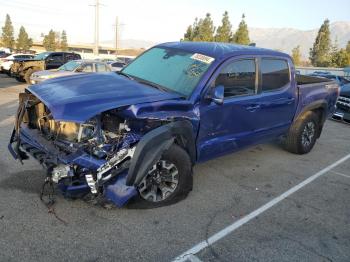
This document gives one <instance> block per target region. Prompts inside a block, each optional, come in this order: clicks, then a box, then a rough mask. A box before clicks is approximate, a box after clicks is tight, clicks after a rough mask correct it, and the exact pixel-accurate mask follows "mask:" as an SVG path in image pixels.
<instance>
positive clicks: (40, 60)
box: [11, 52, 81, 84]
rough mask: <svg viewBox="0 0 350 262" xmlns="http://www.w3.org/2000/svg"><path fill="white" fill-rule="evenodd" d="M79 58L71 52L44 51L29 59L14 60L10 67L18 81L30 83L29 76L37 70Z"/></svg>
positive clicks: (47, 68)
mask: <svg viewBox="0 0 350 262" xmlns="http://www.w3.org/2000/svg"><path fill="white" fill-rule="evenodd" d="M78 59H81V57H80V55H79V54H76V53H71V52H44V53H40V54H38V55H36V56H35V57H34V58H33V59H31V60H16V61H14V63H13V65H12V67H11V74H12V75H13V76H14V77H15V78H16V79H17V81H20V82H23V81H25V82H27V83H28V84H30V76H31V75H32V74H33V73H34V72H37V71H42V70H49V69H56V68H59V67H60V66H61V65H63V64H65V63H67V62H68V61H71V60H78Z"/></svg>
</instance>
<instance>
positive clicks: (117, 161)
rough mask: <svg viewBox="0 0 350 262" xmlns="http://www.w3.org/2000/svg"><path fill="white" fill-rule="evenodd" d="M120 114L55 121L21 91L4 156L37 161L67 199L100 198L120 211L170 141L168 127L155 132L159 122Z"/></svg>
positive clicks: (162, 122)
mask: <svg viewBox="0 0 350 262" xmlns="http://www.w3.org/2000/svg"><path fill="white" fill-rule="evenodd" d="M121 111H122V110H121V109H112V110H108V111H106V112H103V113H100V114H98V115H97V116H95V117H93V118H91V119H90V120H88V121H86V122H84V123H75V122H66V121H56V120H55V119H54V118H53V116H52V114H51V112H50V110H49V108H48V107H47V106H46V105H45V104H44V103H43V102H42V101H41V100H39V99H38V98H37V97H36V96H34V95H33V94H31V93H30V92H29V91H26V92H25V93H21V94H20V96H19V107H18V111H17V115H16V120H15V127H14V130H13V132H12V135H11V139H10V143H9V151H10V152H11V154H12V155H13V156H14V157H15V158H16V159H19V160H20V161H21V162H22V160H24V159H26V158H28V156H27V155H28V154H29V155H31V156H32V157H34V158H35V159H36V160H38V161H39V162H40V163H41V164H42V165H43V166H44V168H45V169H46V170H47V179H50V181H52V182H54V183H57V184H58V188H59V189H60V191H62V193H63V194H64V195H65V196H66V197H74V198H76V197H82V196H84V195H86V194H89V193H90V194H93V195H95V196H97V195H104V196H105V197H106V199H108V200H110V201H112V202H113V203H114V204H115V205H117V206H119V207H121V206H123V205H124V204H125V203H126V202H127V201H128V200H129V199H131V198H132V197H133V196H135V195H136V194H137V185H138V183H140V181H141V179H142V174H144V173H145V172H147V170H148V169H150V168H151V167H152V165H154V163H155V162H156V161H158V160H159V158H160V156H161V154H162V152H163V151H164V150H166V149H167V148H168V147H169V146H170V145H171V144H172V143H173V142H174V139H175V138H174V136H173V134H172V133H171V131H169V130H170V129H169V128H167V129H164V130H163V129H162V128H158V127H161V126H162V125H164V121H163V120H159V119H158V120H156V119H153V120H148V119H133V118H127V117H125V116H123V114H122V113H121ZM151 130H153V131H154V132H153V134H152V132H151V133H150V132H149V131H151ZM143 138H145V139H143ZM154 138H156V139H154ZM152 139H153V141H152ZM150 141H151V143H149V142H150ZM139 143H140V145H139V146H138V144H139ZM155 145H156V146H155ZM147 147H148V149H147ZM145 148H146V149H147V150H148V153H145ZM150 148H152V149H151V150H150ZM141 151H142V152H141ZM135 155H136V156H137V158H135Z"/></svg>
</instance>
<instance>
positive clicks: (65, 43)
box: [60, 30, 68, 51]
mask: <svg viewBox="0 0 350 262" xmlns="http://www.w3.org/2000/svg"><path fill="white" fill-rule="evenodd" d="M60 47H61V50H62V51H67V50H68V40H67V33H66V31H65V30H63V31H62V34H61V44H60Z"/></svg>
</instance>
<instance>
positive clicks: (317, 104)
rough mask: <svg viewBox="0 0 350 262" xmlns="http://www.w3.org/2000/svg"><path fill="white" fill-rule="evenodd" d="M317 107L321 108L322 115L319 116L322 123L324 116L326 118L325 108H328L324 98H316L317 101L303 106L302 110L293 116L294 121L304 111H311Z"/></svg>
mask: <svg viewBox="0 0 350 262" xmlns="http://www.w3.org/2000/svg"><path fill="white" fill-rule="evenodd" d="M317 109H322V111H323V112H322V116H321V121H322V124H323V123H324V121H326V118H327V110H328V103H327V101H326V100H324V99H321V100H317V101H314V102H312V103H310V104H308V105H307V106H305V107H304V108H303V110H301V111H300V112H299V114H298V115H297V116H296V117H295V118H294V122H295V121H296V120H297V119H298V118H299V117H301V116H302V115H303V114H305V113H306V112H308V111H313V110H317Z"/></svg>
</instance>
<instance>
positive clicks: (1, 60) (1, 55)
mask: <svg viewBox="0 0 350 262" xmlns="http://www.w3.org/2000/svg"><path fill="white" fill-rule="evenodd" d="M10 55H11V54H7V53H0V73H2V70H1V66H2V63H4V62H5V61H6V57H9V56H10Z"/></svg>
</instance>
